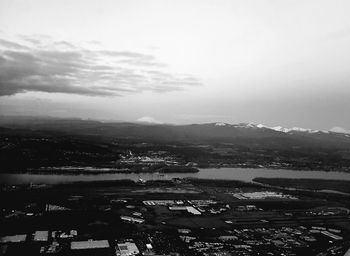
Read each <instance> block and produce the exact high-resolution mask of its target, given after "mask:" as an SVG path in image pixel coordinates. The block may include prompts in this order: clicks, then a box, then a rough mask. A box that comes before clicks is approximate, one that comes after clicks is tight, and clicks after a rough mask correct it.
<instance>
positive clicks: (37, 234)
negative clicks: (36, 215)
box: [33, 231, 49, 242]
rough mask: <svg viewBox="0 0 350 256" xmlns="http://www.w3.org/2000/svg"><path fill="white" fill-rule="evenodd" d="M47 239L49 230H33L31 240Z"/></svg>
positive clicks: (44, 240)
mask: <svg viewBox="0 0 350 256" xmlns="http://www.w3.org/2000/svg"><path fill="white" fill-rule="evenodd" d="M48 239H49V231H35V233H34V237H33V241H35V242H46V241H47V240H48Z"/></svg>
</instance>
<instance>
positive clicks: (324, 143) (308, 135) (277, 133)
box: [0, 116, 350, 148]
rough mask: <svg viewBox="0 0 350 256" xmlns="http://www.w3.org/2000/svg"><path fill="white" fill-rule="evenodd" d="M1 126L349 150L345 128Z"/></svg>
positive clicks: (8, 121) (1, 120)
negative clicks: (326, 129)
mask: <svg viewBox="0 0 350 256" xmlns="http://www.w3.org/2000/svg"><path fill="white" fill-rule="evenodd" d="M0 127H2V128H5V129H17V130H18V129H19V130H22V131H23V130H30V131H41V132H45V131H46V132H56V133H63V134H75V135H91V136H99V137H103V138H106V139H111V138H113V139H118V138H119V139H132V140H155V141H162V142H189V143H208V142H210V143H213V142H218V143H226V142H227V143H237V144H251V145H252V144H256V145H257V144H259V145H264V144H266V145H274V146H277V147H280V146H282V147H284V146H291V147H298V146H310V147H340V148H344V147H345V148H348V147H350V134H348V133H347V132H348V131H347V130H345V129H342V128H335V129H332V130H330V131H321V130H312V129H304V128H297V127H294V128H284V127H281V126H276V127H268V126H265V125H262V124H254V123H239V124H227V123H205V124H189V125H172V124H153V123H142V122H138V123H130V122H102V121H94V120H82V119H61V118H41V117H4V116H3V117H0Z"/></svg>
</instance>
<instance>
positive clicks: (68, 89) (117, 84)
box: [0, 38, 201, 96]
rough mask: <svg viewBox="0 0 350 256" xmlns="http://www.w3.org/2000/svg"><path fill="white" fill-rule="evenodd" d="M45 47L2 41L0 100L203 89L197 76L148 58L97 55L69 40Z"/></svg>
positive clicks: (121, 53)
mask: <svg viewBox="0 0 350 256" xmlns="http://www.w3.org/2000/svg"><path fill="white" fill-rule="evenodd" d="M38 45H40V47H39V46H38ZM43 45H44V43H43V42H40V39H37V38H32V39H31V40H29V39H28V38H27V39H26V44H20V43H18V42H12V41H9V40H3V39H0V53H1V55H0V96H10V95H14V94H17V93H23V92H29V91H39V92H47V93H68V94H80V95H89V96H109V95H123V94H124V93H135V92H141V91H154V92H171V91H178V90H184V89H186V88H187V87H191V86H199V85H201V82H200V81H199V80H198V79H197V78H195V77H193V76H192V75H186V74H172V73H170V72H167V71H166V70H165V71H164V69H165V65H164V64H163V63H159V62H157V61H156V58H155V57H154V56H152V55H149V54H143V53H139V52H130V51H101V50H94V51H92V50H87V49H83V48H80V47H77V46H76V45H74V44H72V43H70V42H66V41H59V42H51V43H50V44H46V45H44V47H43Z"/></svg>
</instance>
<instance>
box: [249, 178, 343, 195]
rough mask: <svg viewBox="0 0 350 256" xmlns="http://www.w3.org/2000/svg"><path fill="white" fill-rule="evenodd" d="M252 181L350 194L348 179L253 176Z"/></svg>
mask: <svg viewBox="0 0 350 256" xmlns="http://www.w3.org/2000/svg"><path fill="white" fill-rule="evenodd" d="M253 181H255V182H259V183H263V184H268V185H272V186H279V187H289V188H297V189H310V190H326V191H327V190H333V191H339V192H343V193H349V194H350V181H346V180H322V179H286V178H255V179H254V180H253Z"/></svg>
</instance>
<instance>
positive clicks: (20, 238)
mask: <svg viewBox="0 0 350 256" xmlns="http://www.w3.org/2000/svg"><path fill="white" fill-rule="evenodd" d="M26 239H27V235H13V236H3V237H1V238H0V243H20V242H25V240H26Z"/></svg>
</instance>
